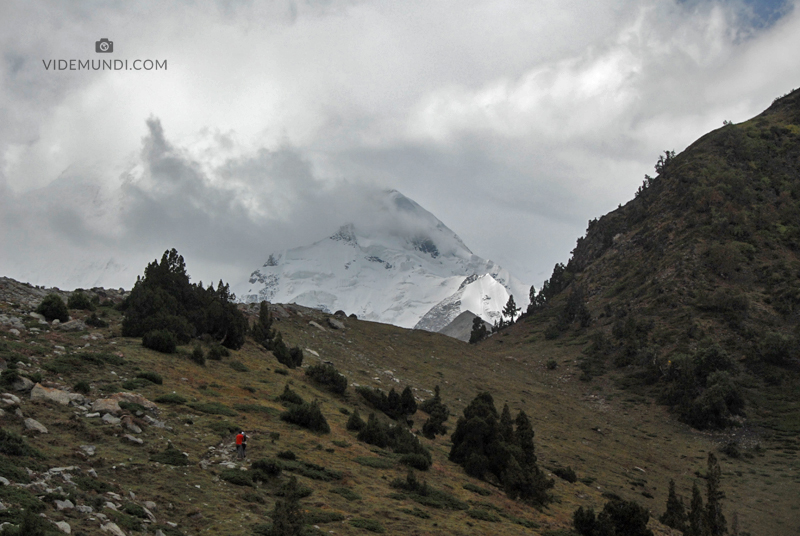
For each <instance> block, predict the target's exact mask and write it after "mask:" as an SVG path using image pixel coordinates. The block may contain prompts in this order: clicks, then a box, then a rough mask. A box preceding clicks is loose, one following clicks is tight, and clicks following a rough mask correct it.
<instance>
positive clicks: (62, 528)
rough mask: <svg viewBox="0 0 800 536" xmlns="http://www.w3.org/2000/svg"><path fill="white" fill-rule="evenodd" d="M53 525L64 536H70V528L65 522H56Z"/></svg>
mask: <svg viewBox="0 0 800 536" xmlns="http://www.w3.org/2000/svg"><path fill="white" fill-rule="evenodd" d="M55 525H56V527H58V530H60V531H61V532H63V533H64V534H72V527H70V526H69V523H67V522H66V521H56V523H55Z"/></svg>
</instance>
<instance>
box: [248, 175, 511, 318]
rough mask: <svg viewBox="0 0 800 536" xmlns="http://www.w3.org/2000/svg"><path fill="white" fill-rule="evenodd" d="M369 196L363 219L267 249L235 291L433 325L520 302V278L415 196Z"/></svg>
mask: <svg viewBox="0 0 800 536" xmlns="http://www.w3.org/2000/svg"><path fill="white" fill-rule="evenodd" d="M372 202H373V206H371V207H369V213H370V214H372V215H375V217H373V218H372V219H371V220H370V221H369V222H366V221H364V222H360V223H348V224H346V225H343V226H342V227H340V228H339V229H338V230H337V231H336V232H334V233H333V234H331V235H330V236H329V237H328V238H325V239H322V240H320V241H318V242H316V243H314V244H311V245H309V246H302V247H297V248H293V249H288V250H285V251H283V252H280V253H272V254H270V255H269V257H268V259H267V261H266V262H265V263H264V264H263V266H261V268H259V269H258V270H256V271H254V272H253V273H252V274H251V276H250V279H249V281H248V282H247V283H244V284H240V285H237V286H235V288H234V290H235V291H236V294H237V295H238V296H239V297H240V299H242V300H244V301H247V302H258V301H261V300H267V301H270V302H278V303H297V304H299V305H305V306H308V307H315V308H318V309H322V310H325V311H328V312H334V311H336V310H344V311H345V312H346V313H348V314H350V313H355V314H356V315H358V317H359V318H363V319H366V320H374V321H378V322H385V323H390V324H395V325H398V326H402V327H409V328H410V327H418V328H421V329H428V330H431V331H438V330H439V329H441V328H442V327H444V326H445V325H447V324H448V323H449V322H450V321H451V320H452V319H453V318H455V317H456V316H458V314H460V313H461V312H462V311H464V310H467V309H469V310H471V311H472V312H474V313H475V314H478V315H479V316H481V317H482V318H484V320H486V321H488V322H494V320H496V319H497V318H498V317H499V316H498V315H499V311H500V310H502V308H503V306H504V305H505V303H506V301H507V300H508V296H509V294H514V296H515V300H517V303H520V302H525V301H526V298H527V289H526V287H525V286H524V285H523V284H522V283H520V282H519V281H517V280H516V279H515V278H514V277H512V276H511V274H509V273H508V271H506V270H504V269H503V268H501V267H500V266H497V265H496V264H495V263H493V262H492V261H488V260H485V259H482V258H480V257H478V256H477V255H474V254H473V253H472V251H470V250H469V248H468V247H467V246H466V245H465V244H464V242H463V241H462V240H461V239H460V238H459V237H458V235H456V234H455V233H454V232H453V231H452V230H450V229H449V228H448V227H447V226H446V225H445V224H444V223H442V222H441V221H440V220H439V219H438V218H436V217H435V216H434V215H433V214H431V213H430V212H428V211H427V210H425V209H424V208H422V207H421V206H420V205H419V204H417V203H416V202H414V201H413V200H411V199H409V198H407V197H406V196H404V195H403V194H401V193H400V192H398V191H396V190H389V191H384V192H382V193H381V194H379V195H376V196H374V198H373V199H372ZM456 295H457V296H456ZM447 300H450V301H447ZM443 302H447V303H446V304H443ZM521 305H523V306H524V305H525V304H524V303H522V304H521ZM432 309H435V311H432ZM424 317H427V319H426V321H425V322H421V320H422V319H423V318H424Z"/></svg>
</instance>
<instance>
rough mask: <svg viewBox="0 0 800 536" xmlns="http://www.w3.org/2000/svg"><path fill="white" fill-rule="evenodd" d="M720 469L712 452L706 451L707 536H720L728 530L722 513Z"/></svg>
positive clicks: (723, 496) (722, 495) (722, 496)
mask: <svg viewBox="0 0 800 536" xmlns="http://www.w3.org/2000/svg"><path fill="white" fill-rule="evenodd" d="M721 476H722V470H721V469H720V467H719V464H718V463H717V457H716V456H714V453H712V452H709V453H708V474H707V475H706V521H707V523H708V534H709V536H722V535H723V534H725V533H727V532H728V527H727V523H726V522H725V516H724V515H722V504H721V501H722V499H724V498H725V494H724V493H723V492H722V490H721V489H720V479H721Z"/></svg>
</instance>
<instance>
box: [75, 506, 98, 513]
mask: <svg viewBox="0 0 800 536" xmlns="http://www.w3.org/2000/svg"><path fill="white" fill-rule="evenodd" d="M75 510H77V511H78V512H80V513H82V514H91V513H92V512H94V508H92V507H91V506H86V505H83V504H79V505H78V506H76V507H75Z"/></svg>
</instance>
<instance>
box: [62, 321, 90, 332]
mask: <svg viewBox="0 0 800 536" xmlns="http://www.w3.org/2000/svg"><path fill="white" fill-rule="evenodd" d="M58 329H60V330H61V331H86V323H85V322H84V321H83V320H70V321H69V322H64V323H63V324H61V325H60V326H58Z"/></svg>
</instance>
